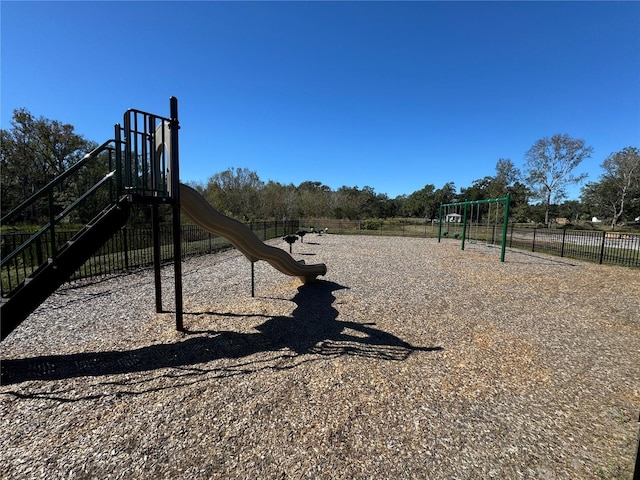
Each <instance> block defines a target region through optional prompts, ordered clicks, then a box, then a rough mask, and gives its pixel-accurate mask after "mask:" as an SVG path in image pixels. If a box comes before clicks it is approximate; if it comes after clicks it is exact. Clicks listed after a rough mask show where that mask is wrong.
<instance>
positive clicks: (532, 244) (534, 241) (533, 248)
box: [531, 228, 538, 252]
mask: <svg viewBox="0 0 640 480" xmlns="http://www.w3.org/2000/svg"><path fill="white" fill-rule="evenodd" d="M537 231H538V229H537V228H534V229H533V242H532V243H531V251H532V252H535V251H536V232H537Z"/></svg>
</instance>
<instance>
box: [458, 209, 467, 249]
mask: <svg viewBox="0 0 640 480" xmlns="http://www.w3.org/2000/svg"><path fill="white" fill-rule="evenodd" d="M462 215H463V219H462V247H460V250H464V240H465V238H466V234H467V203H466V202H465V204H464V208H463V209H462Z"/></svg>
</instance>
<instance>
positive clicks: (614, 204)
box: [582, 147, 640, 230]
mask: <svg viewBox="0 0 640 480" xmlns="http://www.w3.org/2000/svg"><path fill="white" fill-rule="evenodd" d="M601 166H602V168H603V169H604V173H603V174H602V175H601V176H600V179H599V181H598V182H591V183H588V184H587V185H585V187H584V188H583V189H582V201H583V202H585V203H591V204H593V205H594V206H595V207H597V208H599V209H600V211H602V212H603V213H605V214H606V215H609V214H610V215H611V229H612V230H613V229H614V228H615V227H616V225H617V224H618V221H619V220H620V217H621V216H622V214H623V213H624V209H625V207H626V205H627V200H628V199H629V198H631V199H633V197H634V196H640V151H638V149H637V148H636V147H627V148H624V149H623V150H621V151H619V152H616V153H612V154H611V155H609V156H608V157H607V158H606V159H605V160H604V162H602V165H601Z"/></svg>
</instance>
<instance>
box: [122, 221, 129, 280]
mask: <svg viewBox="0 0 640 480" xmlns="http://www.w3.org/2000/svg"><path fill="white" fill-rule="evenodd" d="M121 231H122V248H123V249H124V268H125V270H129V242H128V240H127V226H126V225H125V226H124V227H122V230H121Z"/></svg>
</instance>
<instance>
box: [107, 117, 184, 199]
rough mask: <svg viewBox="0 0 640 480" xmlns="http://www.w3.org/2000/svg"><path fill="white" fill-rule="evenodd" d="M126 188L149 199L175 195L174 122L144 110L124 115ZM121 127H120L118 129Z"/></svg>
mask: <svg viewBox="0 0 640 480" xmlns="http://www.w3.org/2000/svg"><path fill="white" fill-rule="evenodd" d="M123 123H124V128H123V129H119V130H120V132H121V138H122V144H123V146H124V151H123V159H122V162H123V167H122V172H123V189H124V191H126V192H127V193H129V194H132V195H137V196H141V197H145V198H149V197H157V198H159V199H168V198H169V197H170V194H171V188H170V187H171V178H170V173H171V164H170V158H171V144H172V142H171V136H172V131H171V126H172V121H171V119H168V118H164V117H160V116H158V115H154V114H151V113H147V112H143V111H140V110H134V109H130V110H127V112H126V113H125V114H124V122H123ZM116 128H117V127H116Z"/></svg>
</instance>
